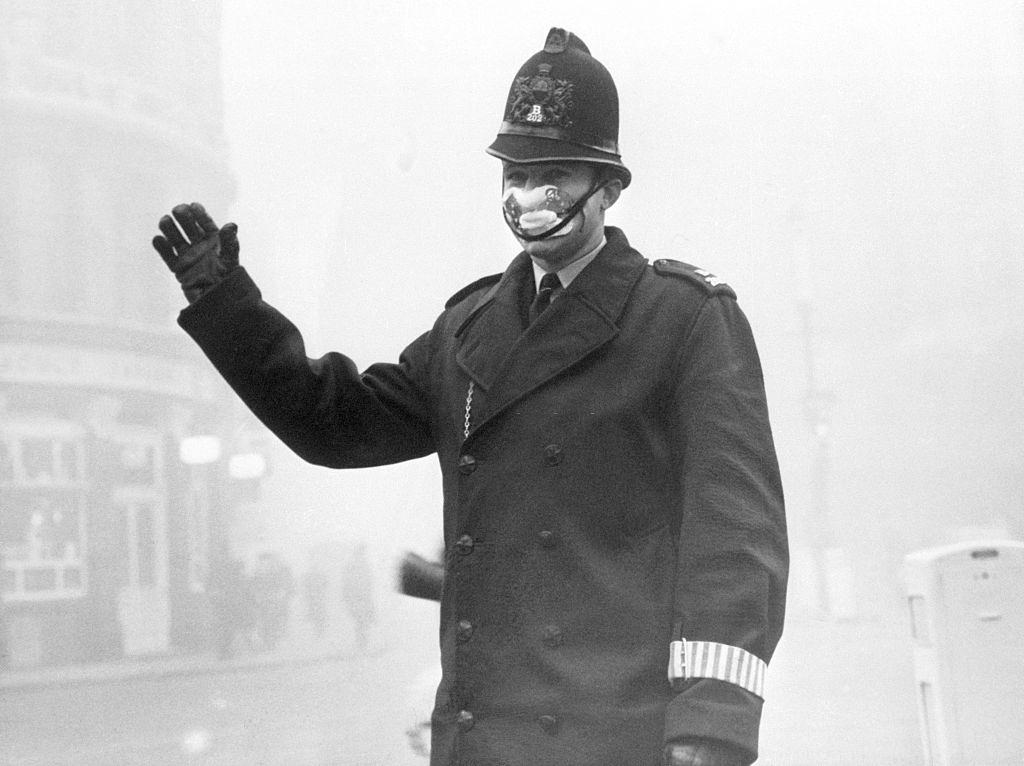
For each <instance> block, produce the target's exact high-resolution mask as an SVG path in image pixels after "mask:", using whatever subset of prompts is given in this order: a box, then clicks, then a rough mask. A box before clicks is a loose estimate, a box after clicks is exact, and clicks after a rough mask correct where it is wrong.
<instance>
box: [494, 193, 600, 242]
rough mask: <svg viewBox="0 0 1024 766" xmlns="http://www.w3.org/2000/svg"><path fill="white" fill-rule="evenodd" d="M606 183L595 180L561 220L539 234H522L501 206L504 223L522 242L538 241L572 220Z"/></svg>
mask: <svg viewBox="0 0 1024 766" xmlns="http://www.w3.org/2000/svg"><path fill="white" fill-rule="evenodd" d="M607 183H608V182H607V181H598V182H595V183H594V185H593V186H592V187H591V188H590V191H588V192H587V193H586V194H584V195H583V197H581V198H580V200H579V201H578V202H577V203H576V204H574V205H573V206H572V207H571V208H569V209H568V210H566V211H565V215H564V216H563V217H562V220H561V221H559V222H558V223H556V224H555V225H554V226H552V227H551V228H550V229H548V230H547V231H542V232H541V233H540V234H523V233H522V231H520V229H519V227H518V226H516V225H515V223H514V222H513V221H512V219H511V218H510V217H509V214H508V211H507V210H505V209H504V208H502V211H501V213H502V215H503V216H505V224H506V225H507V226H508V227H509V228H510V229H511V230H512V233H513V234H515V235H516V236H517V237H519V239H521V240H523V241H524V242H538V241H539V240H542V239H547V238H548V237H550V236H552V235H554V234H557V233H558V232H560V231H561V230H562V229H564V228H565V227H566V226H568V225H569V222H570V221H572V219H573V218H575V217H576V215H577V214H578V213H579V212H580V211H581V210H583V206H584V205H586V204H587V201H588V200H589V199H590V198H591V197H593V196H594V195H595V194H597V193H598V192H599V191H600V190H601V189H602V188H604V186H605V184H607Z"/></svg>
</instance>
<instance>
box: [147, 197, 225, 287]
mask: <svg viewBox="0 0 1024 766" xmlns="http://www.w3.org/2000/svg"><path fill="white" fill-rule="evenodd" d="M171 215H173V216H174V219H173V220H172V219H171V216H169V215H165V216H164V217H163V218H161V219H160V223H159V227H160V231H161V232H162V233H163V236H159V235H157V236H155V237H153V247H154V248H155V249H156V251H157V252H158V253H160V257H161V258H163V259H164V263H166V264H167V267H168V268H169V269H170V270H171V271H172V272H174V276H176V277H177V278H178V282H180V283H181V290H182V292H184V293H185V297H186V298H187V299H188V302H189V303H195V302H196V301H197V300H199V298H200V296H202V295H203V293H205V292H207V291H208V290H210V289H211V288H212V287H214V286H215V285H216V284H217V283H218V282H220V281H221V280H222V279H224V277H226V276H227V275H228V274H230V273H231V272H232V271H233V270H234V269H235V268H237V266H238V227H237V226H236V225H235V224H233V223H227V224H224V227H223V228H220V229H218V228H217V224H215V223H214V222H213V219H212V218H210V216H209V214H208V213H207V212H206V210H205V209H204V208H203V206H202V205H200V204H199V203H198V202H193V203H192V204H190V205H175V207H174V209H173V210H171ZM175 221H177V222H178V224H177V226H176V225H175V223H174V222H175ZM179 226H180V227H181V228H180V229H179V228H178V227H179Z"/></svg>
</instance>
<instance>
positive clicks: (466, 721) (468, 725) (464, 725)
mask: <svg viewBox="0 0 1024 766" xmlns="http://www.w3.org/2000/svg"><path fill="white" fill-rule="evenodd" d="M455 723H457V724H458V726H459V728H460V729H462V730H463V731H469V730H470V729H472V728H473V724H474V723H475V721H474V720H473V714H472V713H470V712H469V711H468V710H460V711H459V715H458V717H457V718H456V719H455Z"/></svg>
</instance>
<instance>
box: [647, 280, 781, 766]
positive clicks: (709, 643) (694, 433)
mask: <svg viewBox="0 0 1024 766" xmlns="http://www.w3.org/2000/svg"><path fill="white" fill-rule="evenodd" d="M677 370H678V378H677V383H676V391H675V400H674V403H673V415H674V417H675V418H676V424H677V427H678V433H679V434H680V438H681V443H680V445H679V447H680V450H681V456H680V459H681V465H682V467H683V468H682V470H683V476H682V490H683V492H682V497H683V507H682V509H681V514H680V525H679V546H678V554H679V561H678V566H677V579H676V587H675V605H674V610H675V614H674V618H675V619H674V632H675V635H674V636H673V639H674V640H675V641H676V642H677V643H676V645H675V647H676V648H678V647H679V646H680V645H681V644H680V642H681V641H683V640H685V642H688V643H689V644H690V646H691V647H700V648H701V650H702V651H703V649H704V648H706V647H713V646H714V645H724V649H723V650H722V651H723V652H729V648H730V647H735V648H736V649H738V650H743V651H742V652H740V651H735V650H733V651H731V652H730V653H729V656H728V660H727V663H728V662H733V661H736V662H737V663H738V662H739V660H743V661H745V662H747V663H749V667H750V668H751V669H752V670H753V669H754V668H755V667H756V666H757V665H759V661H763V662H765V663H767V662H768V660H769V659H770V658H771V656H772V653H773V651H774V649H775V645H776V644H777V643H778V640H779V636H780V634H781V632H782V623H783V615H784V608H785V592H786V577H787V570H788V549H787V540H786V521H785V510H784V505H783V495H782V483H781V479H780V476H779V467H778V460H777V458H776V454H775V447H774V444H773V440H772V434H771V427H770V424H769V419H768V409H767V405H766V401H765V391H764V381H763V377H762V372H761V365H760V361H759V359H758V354H757V350H756V347H755V345H754V341H753V337H752V334H751V331H750V326H749V324H748V322H747V320H746V317H745V316H744V315H743V312H742V311H741V309H740V308H739V306H738V305H737V304H736V302H735V300H734V299H733V297H732V296H731V295H729V294H724V293H714V294H711V295H709V296H708V297H707V299H706V300H705V302H704V305H703V306H702V308H701V309H700V311H699V312H698V314H697V316H696V318H695V319H694V321H693V323H692V327H691V329H690V331H689V333H688V335H687V338H686V341H685V343H684V345H683V347H682V349H681V351H680V358H679V362H678V366H677ZM734 658H735V660H734ZM689 660H690V662H689V663H688V664H689V667H687V669H686V673H685V676H686V678H685V679H683V680H681V681H679V682H678V683H677V685H676V686H675V688H676V689H677V692H678V693H677V694H676V696H675V697H674V698H673V700H672V701H671V703H670V704H669V706H668V710H667V714H666V727H665V738H666V741H667V742H670V741H677V740H679V739H682V738H687V737H708V738H712V739H717V740H721V741H724V742H727V743H729V744H731V745H734V746H737V747H740V748H742V749H743V750H744V751H745V752H747V753H748V754H749V756H750V759H751V760H753V759H754V758H756V756H757V736H758V728H759V725H760V716H761V706H762V698H761V697H760V696H758V695H757V694H754V693H752V692H751V691H748V690H747V688H744V686H743V685H741V684H738V683H733V682H731V681H728V680H720V678H715V677H707V676H716V675H717V676H719V677H721V676H723V675H728V673H722V672H721V668H722V665H719V666H718V667H719V672H717V673H714V672H706V673H705V672H702V671H704V670H707V666H706V665H705V667H704V668H699V667H695V666H696V665H697V664H698V663H697V662H695V661H694V660H695V658H694V657H690V658H689ZM733 667H734V668H735V667H739V665H738V664H737V665H734V666H733ZM744 667H747V666H744ZM695 676H696V677H695ZM751 677H752V676H751ZM762 693H763V692H762Z"/></svg>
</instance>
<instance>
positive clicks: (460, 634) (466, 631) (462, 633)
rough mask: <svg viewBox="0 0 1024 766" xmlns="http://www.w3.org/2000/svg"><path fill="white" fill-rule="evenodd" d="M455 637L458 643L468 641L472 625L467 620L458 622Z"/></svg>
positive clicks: (471, 633) (471, 632)
mask: <svg viewBox="0 0 1024 766" xmlns="http://www.w3.org/2000/svg"><path fill="white" fill-rule="evenodd" d="M455 635H456V637H457V638H458V640H459V641H463V642H465V641H469V639H470V637H471V636H472V635H473V623H471V622H470V621H469V620H459V629H458V631H457V632H456V634H455Z"/></svg>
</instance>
